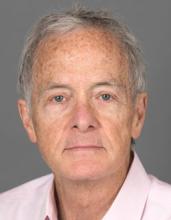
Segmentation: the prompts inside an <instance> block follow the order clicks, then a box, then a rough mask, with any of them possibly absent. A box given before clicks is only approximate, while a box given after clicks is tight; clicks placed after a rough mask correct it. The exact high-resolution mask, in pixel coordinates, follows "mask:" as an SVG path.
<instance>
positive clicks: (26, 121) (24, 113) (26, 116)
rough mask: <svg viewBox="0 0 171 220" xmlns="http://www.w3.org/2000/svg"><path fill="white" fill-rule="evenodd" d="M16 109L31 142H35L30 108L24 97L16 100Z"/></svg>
mask: <svg viewBox="0 0 171 220" xmlns="http://www.w3.org/2000/svg"><path fill="white" fill-rule="evenodd" d="M17 104H18V111H19V114H20V118H21V120H22V122H23V126H24V128H25V129H26V132H27V134H28V136H29V138H30V140H31V142H32V143H36V141H37V139H36V134H35V130H34V126H33V121H32V118H31V114H30V110H29V107H28V104H27V103H26V101H25V100H24V99H19V100H18V102H17Z"/></svg>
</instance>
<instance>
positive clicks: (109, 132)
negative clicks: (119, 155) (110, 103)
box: [99, 110, 131, 151]
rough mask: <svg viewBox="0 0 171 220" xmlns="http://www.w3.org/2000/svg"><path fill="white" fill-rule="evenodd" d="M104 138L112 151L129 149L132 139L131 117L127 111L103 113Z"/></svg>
mask: <svg viewBox="0 0 171 220" xmlns="http://www.w3.org/2000/svg"><path fill="white" fill-rule="evenodd" d="M99 117H100V120H101V125H102V134H101V135H102V137H103V138H104V139H105V140H106V142H108V143H107V145H108V146H110V150H111V151H113V150H114V149H115V150H119V149H120V150H122V149H124V148H128V147H129V145H130V139H131V115H130V114H129V113H128V112H127V111H122V110H120V111H111V112H101V113H100V114H99Z"/></svg>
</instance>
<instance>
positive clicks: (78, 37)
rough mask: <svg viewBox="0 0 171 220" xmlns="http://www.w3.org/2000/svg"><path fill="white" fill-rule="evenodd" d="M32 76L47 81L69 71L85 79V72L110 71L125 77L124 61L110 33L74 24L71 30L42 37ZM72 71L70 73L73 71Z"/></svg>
mask: <svg viewBox="0 0 171 220" xmlns="http://www.w3.org/2000/svg"><path fill="white" fill-rule="evenodd" d="M35 58H36V59H35V62H34V64H33V73H34V74H33V76H34V77H33V78H34V80H36V81H38V82H39V81H41V83H42V82H47V81H48V80H51V79H52V78H54V76H56V78H57V79H60V75H62V76H64V74H66V73H67V74H68V75H67V77H69V74H70V75H71V77H72V78H73V77H74V78H75V79H77V78H78V77H79V75H81V76H83V75H84V78H85V79H86V76H87V74H88V73H90V74H92V71H93V73H94V74H93V75H92V78H93V76H97V75H98V74H99V76H100V77H102V73H105V72H110V73H109V74H110V75H112V74H114V77H115V78H116V77H117V78H119V79H120V80H122V81H125V80H126V79H127V78H128V76H127V72H128V71H127V63H126V59H125V56H124V53H123V50H122V49H121V44H120V42H119V40H117V39H116V38H115V37H114V36H113V35H112V34H111V33H109V32H107V31H105V30H101V29H95V28H90V27H89V28H77V29H75V30H73V31H71V32H68V33H65V34H61V35H60V36H59V35H58V36H57V34H53V35H51V36H49V37H47V38H45V39H43V40H42V41H41V42H40V44H39V46H38V48H37V50H36V54H35ZM73 74H74V75H73Z"/></svg>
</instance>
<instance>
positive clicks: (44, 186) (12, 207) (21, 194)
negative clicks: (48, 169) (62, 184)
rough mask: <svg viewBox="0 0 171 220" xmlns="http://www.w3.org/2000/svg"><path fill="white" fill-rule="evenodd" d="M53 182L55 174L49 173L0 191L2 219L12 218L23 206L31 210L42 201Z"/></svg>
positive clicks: (0, 215) (26, 210)
mask: <svg viewBox="0 0 171 220" xmlns="http://www.w3.org/2000/svg"><path fill="white" fill-rule="evenodd" d="M52 182H53V175H52V174H49V175H46V176H43V177H40V178H37V179H34V180H32V181H29V182H27V183H25V184H22V185H20V186H18V187H15V188H13V189H11V190H8V191H6V192H3V193H0V210H1V211H0V219H1V218H2V217H3V218H4V217H6V219H10V217H12V215H14V214H15V215H16V213H17V210H21V208H22V210H24V211H25V212H26V213H27V212H30V211H31V210H30V209H31V208H33V207H35V205H36V204H40V203H41V202H42V201H41V200H43V198H42V197H43V196H44V194H46V192H47V191H48V189H49V188H50V186H51V185H52ZM47 193H48V192H47ZM35 201H36V203H35ZM34 203H35V205H34ZM26 213H25V214H26Z"/></svg>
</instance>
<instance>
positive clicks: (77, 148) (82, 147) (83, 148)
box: [64, 145, 103, 151]
mask: <svg viewBox="0 0 171 220" xmlns="http://www.w3.org/2000/svg"><path fill="white" fill-rule="evenodd" d="M102 148H103V147H101V146H97V145H76V146H70V147H67V148H65V149H64V150H67V151H88V150H101V149H102Z"/></svg>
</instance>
